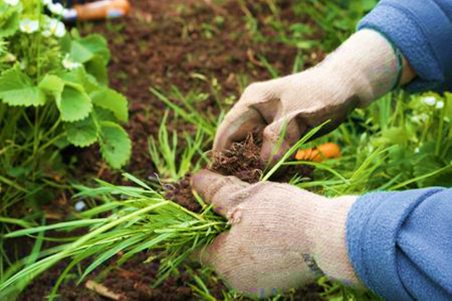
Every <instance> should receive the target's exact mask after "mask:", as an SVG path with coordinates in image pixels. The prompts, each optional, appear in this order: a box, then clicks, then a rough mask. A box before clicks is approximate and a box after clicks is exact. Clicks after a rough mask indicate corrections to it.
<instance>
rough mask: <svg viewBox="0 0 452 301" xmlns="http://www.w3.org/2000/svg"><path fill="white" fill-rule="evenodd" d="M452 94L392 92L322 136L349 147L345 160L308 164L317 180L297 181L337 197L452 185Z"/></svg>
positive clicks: (320, 141)
mask: <svg viewBox="0 0 452 301" xmlns="http://www.w3.org/2000/svg"><path fill="white" fill-rule="evenodd" d="M451 96H452V95H451V93H445V95H444V96H440V95H438V94H435V93H431V92H429V93H425V94H420V95H419V94H418V95H411V96H408V95H407V94H406V93H404V92H398V93H393V94H392V95H391V94H388V95H387V96H385V97H384V98H382V99H380V100H378V101H376V102H374V103H373V104H372V105H371V106H370V107H369V108H368V109H366V110H357V111H356V112H355V113H354V114H353V117H352V118H353V119H352V120H351V121H349V122H348V123H345V124H343V125H342V126H341V127H340V128H339V129H338V130H337V131H335V132H333V133H331V134H330V135H328V136H326V137H324V138H322V139H320V140H317V141H316V142H315V143H322V142H323V141H335V142H337V143H339V144H342V145H343V146H344V148H343V156H342V158H341V159H340V160H329V161H326V162H323V163H314V162H296V163H294V162H288V163H284V165H292V164H309V165H314V166H315V167H316V172H315V175H314V178H315V181H305V179H304V180H300V179H298V180H297V181H296V182H294V183H295V184H296V185H297V186H299V187H301V188H305V189H313V190H315V191H317V192H319V193H322V194H326V195H330V196H336V195H343V194H362V193H366V192H369V191H374V190H404V189H414V188H423V187H431V186H444V187H452V150H451V145H452V124H451V120H452V111H451V101H452V98H451Z"/></svg>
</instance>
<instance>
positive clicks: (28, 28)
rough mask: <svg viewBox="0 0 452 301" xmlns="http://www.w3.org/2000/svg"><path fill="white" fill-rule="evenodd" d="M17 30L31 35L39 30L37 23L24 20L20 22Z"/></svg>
mask: <svg viewBox="0 0 452 301" xmlns="http://www.w3.org/2000/svg"><path fill="white" fill-rule="evenodd" d="M19 28H20V30H21V31H22V32H26V33H33V32H35V31H37V30H38V29H39V21H37V20H30V19H28V18H25V19H23V20H22V21H20V25H19Z"/></svg>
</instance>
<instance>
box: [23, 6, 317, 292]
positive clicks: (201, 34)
mask: <svg viewBox="0 0 452 301" xmlns="http://www.w3.org/2000/svg"><path fill="white" fill-rule="evenodd" d="M130 2H131V5H132V8H133V10H132V12H131V13H130V15H129V16H128V17H126V18H124V19H120V20H108V21H105V22H97V23H84V24H78V25H77V26H78V27H79V30H80V31H81V33H82V34H87V33H90V32H97V33H102V34H103V35H104V36H105V37H106V38H107V39H108V42H109V46H110V49H111V52H112V61H111V63H110V67H109V68H110V83H111V86H112V87H113V88H115V89H117V90H119V91H121V92H122V93H124V94H125V95H126V96H127V97H128V99H129V102H130V118H129V122H128V124H127V125H125V127H126V129H127V131H128V133H129V135H130V137H131V138H132V140H133V155H132V158H131V160H130V163H129V164H128V165H127V166H126V168H125V171H127V172H130V173H131V174H134V175H135V176H137V177H139V178H142V179H146V178H148V177H149V176H152V175H153V174H154V173H156V172H157V169H156V166H154V165H153V163H152V160H151V157H150V155H149V151H148V144H147V143H148V142H147V141H148V137H149V136H153V137H156V136H157V133H158V129H159V126H160V122H161V120H162V116H163V114H164V111H165V109H167V108H166V107H165V106H164V105H163V104H162V102H161V101H160V100H159V99H158V98H157V97H156V96H155V95H153V94H152V93H151V92H150V91H149V88H150V87H154V88H156V89H158V90H160V91H162V93H163V94H165V95H166V96H167V97H168V98H169V99H170V101H172V102H174V103H176V104H181V101H182V100H181V99H180V98H178V97H176V96H175V93H171V91H174V88H173V87H177V89H178V90H179V91H180V92H181V94H182V95H185V94H186V93H189V92H190V91H192V92H196V93H198V94H201V93H204V94H206V95H208V96H207V99H206V101H202V102H197V103H196V104H195V106H196V108H197V110H199V111H200V112H205V113H206V115H211V116H218V114H219V113H220V111H222V110H224V111H227V110H228V109H229V108H230V106H231V105H232V104H233V102H234V100H237V99H238V97H239V96H240V94H241V93H242V92H243V89H244V88H245V87H246V86H247V85H248V84H250V83H252V82H255V81H260V80H267V79H270V78H271V75H270V73H269V72H268V70H267V69H266V68H265V66H264V64H262V62H261V61H259V59H258V58H259V57H264V58H266V60H267V61H268V62H269V63H270V64H271V65H272V66H274V67H275V69H276V70H277V71H278V72H279V75H286V74H290V73H291V72H292V66H293V64H294V61H295V57H296V55H297V53H298V52H299V51H300V50H298V49H296V48H295V47H293V46H291V45H287V44H286V43H284V42H283V41H280V40H278V39H277V38H276V37H278V35H279V33H278V32H277V29H276V28H274V27H273V26H272V23H271V22H269V21H268V20H269V19H270V18H271V17H272V16H273V15H272V12H271V10H270V9H269V7H268V5H267V4H266V1H234V0H230V1H226V0H224V1H208V0H205V1H201V0H197V1H196V0H185V1H184V0H167V1H161V0H147V1H145V0H130ZM220 2H221V4H215V3H220ZM240 2H243V3H244V4H245V5H244V6H243V7H241V6H240V5H239V3H240ZM294 2H295V0H281V1H277V3H278V6H279V9H280V10H279V15H278V18H280V19H281V20H284V21H285V22H287V24H290V22H292V23H309V24H313V21H312V20H309V19H307V18H306V17H305V16H300V15H296V13H295V12H294V10H293V3H294ZM247 13H251V14H252V15H253V16H254V17H255V18H256V21H257V23H256V24H255V25H256V26H257V27H258V28H259V32H261V33H263V35H264V37H265V38H266V39H262V38H259V39H258V38H256V36H254V34H253V32H252V28H250V27H252V26H253V24H252V23H250V22H249V20H248V21H247V18H246V14H247ZM312 35H313V36H317V37H321V33H320V32H314V33H313V34H312ZM324 55H325V54H324V53H323V52H322V51H321V50H320V49H314V50H313V49H311V50H309V52H306V53H304V67H305V68H307V67H310V66H312V65H314V64H315V63H317V62H318V61H319V60H321V59H322V58H323V57H324ZM226 100H228V101H226ZM170 114H171V113H170ZM170 117H173V115H170ZM169 120H173V118H169ZM168 128H169V129H170V130H175V131H176V132H177V133H178V135H179V136H180V138H181V139H180V141H182V140H183V137H184V135H187V134H188V135H191V134H193V133H194V132H195V130H196V129H195V128H194V127H193V126H192V125H190V124H187V123H186V122H181V120H180V119H179V120H178V122H177V123H175V122H169V123H168ZM254 142H255V141H254V140H253V139H252V138H249V139H247V140H246V141H245V142H243V143H242V144H236V145H234V146H233V149H232V152H225V153H222V154H214V155H213V159H214V160H213V163H212V169H213V170H216V171H217V172H219V173H222V174H225V175H235V176H238V177H239V178H241V179H243V180H245V181H248V182H250V183H254V182H256V181H258V179H259V176H260V175H261V172H262V166H260V164H259V160H258V159H259V154H258V149H259V148H258V147H257V146H256V144H255V143H254ZM209 148H210V146H209V145H207V146H206V149H205V150H206V151H207V150H208V149H209ZM179 149H180V150H179V151H180V152H182V151H183V143H181V144H180V147H179ZM67 156H68V157H71V158H69V159H68V161H72V162H73V161H74V160H76V162H77V163H76V164H74V165H72V169H71V171H70V172H71V173H72V174H73V176H74V178H76V179H77V180H78V181H83V180H86V181H88V180H90V179H92V177H93V176H94V177H96V176H97V177H99V178H101V179H103V180H107V181H110V182H112V183H115V184H120V183H121V181H122V178H121V175H120V172H118V171H113V170H111V169H109V168H108V166H106V165H105V164H104V163H102V159H101V157H100V155H99V152H98V151H97V149H96V148H95V147H93V148H90V149H87V150H78V149H77V150H75V151H73V150H72V151H69V152H68V154H67ZM289 174H290V173H289ZM91 183H92V182H91ZM167 193H168V197H171V198H172V199H174V200H175V201H177V202H178V203H180V204H183V205H184V206H186V207H187V208H188V209H190V210H194V211H198V210H199V208H200V207H199V205H198V204H197V202H196V201H195V200H194V198H193V196H192V193H191V187H190V185H189V175H188V176H187V177H186V178H185V179H184V180H182V181H181V182H179V183H176V184H172V185H171V186H170V187H167ZM170 194H171V195H170ZM149 255H150V254H141V255H139V256H136V257H135V258H133V259H131V260H129V261H128V262H127V263H126V264H125V265H124V266H122V267H121V268H120V269H114V270H113V271H112V272H111V273H110V274H109V275H108V276H107V278H106V279H105V280H100V282H101V283H102V284H103V285H104V286H106V287H107V288H108V289H109V290H111V291H112V292H114V293H116V294H118V295H120V296H122V300H198V299H199V298H197V297H195V296H194V295H193V291H192V289H191V288H190V287H189V286H188V284H189V283H194V280H193V278H192V277H191V276H190V273H188V272H187V269H193V270H194V272H195V273H198V272H197V266H196V264H194V263H190V264H189V265H188V266H187V267H182V268H180V270H179V274H178V275H175V276H174V277H172V278H170V279H168V280H167V281H166V282H165V283H163V284H162V285H161V286H160V287H158V288H157V289H151V288H150V285H151V284H152V283H153V282H154V281H155V279H156V273H157V269H158V263H154V264H145V263H143V261H144V260H145V259H146V258H147V257H148V256H149ZM118 256H119V255H118ZM66 264H67V262H66V263H62V264H61V265H59V266H56V267H54V268H53V269H52V270H49V271H48V272H46V273H45V274H43V275H41V276H40V278H39V279H37V280H36V281H34V282H33V284H32V285H31V286H30V287H28V288H27V289H26V291H24V293H23V294H22V295H21V297H20V300H43V299H45V296H47V295H48V294H49V292H50V289H51V287H52V286H53V284H54V283H55V281H56V279H57V277H58V275H59V273H61V271H62V270H63V269H64V268H65V265H66ZM82 268H83V266H82ZM70 275H71V277H72V278H71V277H69V279H68V281H67V282H66V283H64V284H63V285H62V286H61V288H60V290H59V297H58V298H56V299H57V300H109V299H106V298H105V297H102V296H100V295H99V294H98V293H95V292H93V291H92V290H89V289H87V288H85V282H84V283H83V284H81V285H80V286H76V283H75V282H76V279H77V278H78V277H79V272H78V271H77V269H74V270H73V272H71V274H70ZM96 275H97V272H96V273H93V274H92V275H90V278H89V279H91V280H96V279H95V276H96ZM71 279H72V280H71ZM206 283H207V286H208V289H209V291H210V292H211V293H212V295H213V296H215V298H217V299H222V298H223V297H222V295H221V291H222V290H223V289H224V288H225V286H224V284H223V283H222V282H221V281H219V280H218V278H216V276H215V275H214V274H213V275H212V278H211V279H206ZM322 290H323V288H321V287H317V286H315V285H312V286H307V287H305V288H304V289H301V290H298V291H296V292H295V293H293V294H292V297H293V300H321V299H322V298H321V297H320V295H319V292H321V291H322Z"/></svg>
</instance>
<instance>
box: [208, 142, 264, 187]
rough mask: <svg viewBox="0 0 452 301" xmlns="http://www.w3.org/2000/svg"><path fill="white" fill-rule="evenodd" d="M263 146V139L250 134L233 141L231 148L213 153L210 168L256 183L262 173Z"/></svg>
mask: <svg viewBox="0 0 452 301" xmlns="http://www.w3.org/2000/svg"><path fill="white" fill-rule="evenodd" d="M257 137H258V136H257ZM261 146H262V139H260V138H259V137H258V138H255V136H254V135H251V134H250V135H248V137H246V139H245V140H244V141H242V142H235V143H233V144H232V145H231V148H230V149H228V150H225V151H223V152H216V153H213V154H212V158H211V159H212V163H211V166H210V168H209V169H210V170H212V171H215V172H218V173H220V174H222V175H225V176H236V177H237V178H239V179H240V180H242V181H245V182H248V183H250V184H253V183H256V182H258V181H259V178H260V176H261V174H262V164H261V162H260V156H259V154H260V148H261Z"/></svg>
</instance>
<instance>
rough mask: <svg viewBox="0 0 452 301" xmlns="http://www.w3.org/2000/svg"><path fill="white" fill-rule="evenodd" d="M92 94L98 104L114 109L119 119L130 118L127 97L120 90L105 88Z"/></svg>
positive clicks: (125, 119) (94, 101) (125, 120)
mask: <svg viewBox="0 0 452 301" xmlns="http://www.w3.org/2000/svg"><path fill="white" fill-rule="evenodd" d="M90 96H91V99H92V100H93V103H94V104H95V105H96V106H99V107H102V108H104V109H107V110H110V111H112V112H113V114H114V115H115V116H116V118H118V120H120V121H124V122H127V120H128V119H129V110H128V108H127V98H125V97H124V96H123V95H121V94H119V93H118V92H116V91H114V90H112V89H108V88H104V89H102V90H100V91H96V92H94V93H92V94H91V95H90Z"/></svg>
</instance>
